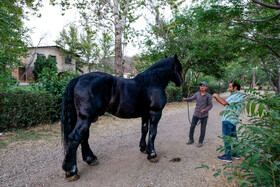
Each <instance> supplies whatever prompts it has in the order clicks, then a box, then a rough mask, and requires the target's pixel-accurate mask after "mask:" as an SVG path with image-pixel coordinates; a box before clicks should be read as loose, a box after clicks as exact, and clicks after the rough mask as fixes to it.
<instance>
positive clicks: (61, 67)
mask: <svg viewBox="0 0 280 187" xmlns="http://www.w3.org/2000/svg"><path fill="white" fill-rule="evenodd" d="M28 54H29V55H28V57H27V58H22V59H21V61H22V62H23V64H24V66H22V67H18V68H17V69H15V70H14V71H13V72H12V75H13V76H14V77H16V78H17V80H18V81H20V82H26V83H29V82H31V81H34V79H35V78H34V75H33V73H32V71H33V69H34V62H35V61H36V59H37V57H38V56H40V55H44V56H46V57H48V56H49V55H51V56H52V57H53V58H55V59H56V62H57V69H58V72H62V71H66V70H71V71H73V72H74V71H75V70H76V60H75V59H71V58H69V57H67V56H66V55H65V54H64V53H63V50H62V48H60V47H59V46H40V47H31V48H29V49H28ZM23 74H24V76H22V75H23ZM20 79H21V80H20Z"/></svg>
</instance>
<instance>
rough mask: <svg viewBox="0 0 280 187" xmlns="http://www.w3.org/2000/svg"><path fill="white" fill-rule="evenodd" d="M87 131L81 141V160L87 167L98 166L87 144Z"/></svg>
mask: <svg viewBox="0 0 280 187" xmlns="http://www.w3.org/2000/svg"><path fill="white" fill-rule="evenodd" d="M88 138H89V129H88V130H87V131H86V132H85V134H84V137H83V140H82V143H81V145H82V156H83V160H84V161H85V162H86V163H88V165H91V166H95V165H97V164H98V161H97V157H96V156H95V155H94V154H93V152H92V150H91V149H90V147H89V143H88Z"/></svg>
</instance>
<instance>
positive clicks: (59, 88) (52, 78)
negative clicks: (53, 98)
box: [36, 68, 78, 98]
mask: <svg viewBox="0 0 280 187" xmlns="http://www.w3.org/2000/svg"><path fill="white" fill-rule="evenodd" d="M77 76H78V74H75V73H72V72H70V71H65V72H61V73H60V74H57V72H56V71H55V70H52V69H50V68H44V69H43V71H42V73H41V74H40V75H39V79H38V80H39V82H40V84H39V85H37V86H36V89H38V90H43V91H46V92H49V93H51V94H53V95H57V96H59V97H61V98H62V95H63V93H64V89H65V87H66V86H67V84H68V83H69V81H70V80H71V79H73V78H75V77H77Z"/></svg>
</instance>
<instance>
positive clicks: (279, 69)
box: [276, 67, 280, 94]
mask: <svg viewBox="0 0 280 187" xmlns="http://www.w3.org/2000/svg"><path fill="white" fill-rule="evenodd" d="M277 75H278V77H277V78H278V85H277V92H276V94H279V93H280V68H279V67H278V68H277Z"/></svg>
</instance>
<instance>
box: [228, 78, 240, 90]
mask: <svg viewBox="0 0 280 187" xmlns="http://www.w3.org/2000/svg"><path fill="white" fill-rule="evenodd" d="M228 90H229V91H230V92H236V91H239V90H240V81H237V80H233V81H231V82H230V83H229V87H228Z"/></svg>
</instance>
